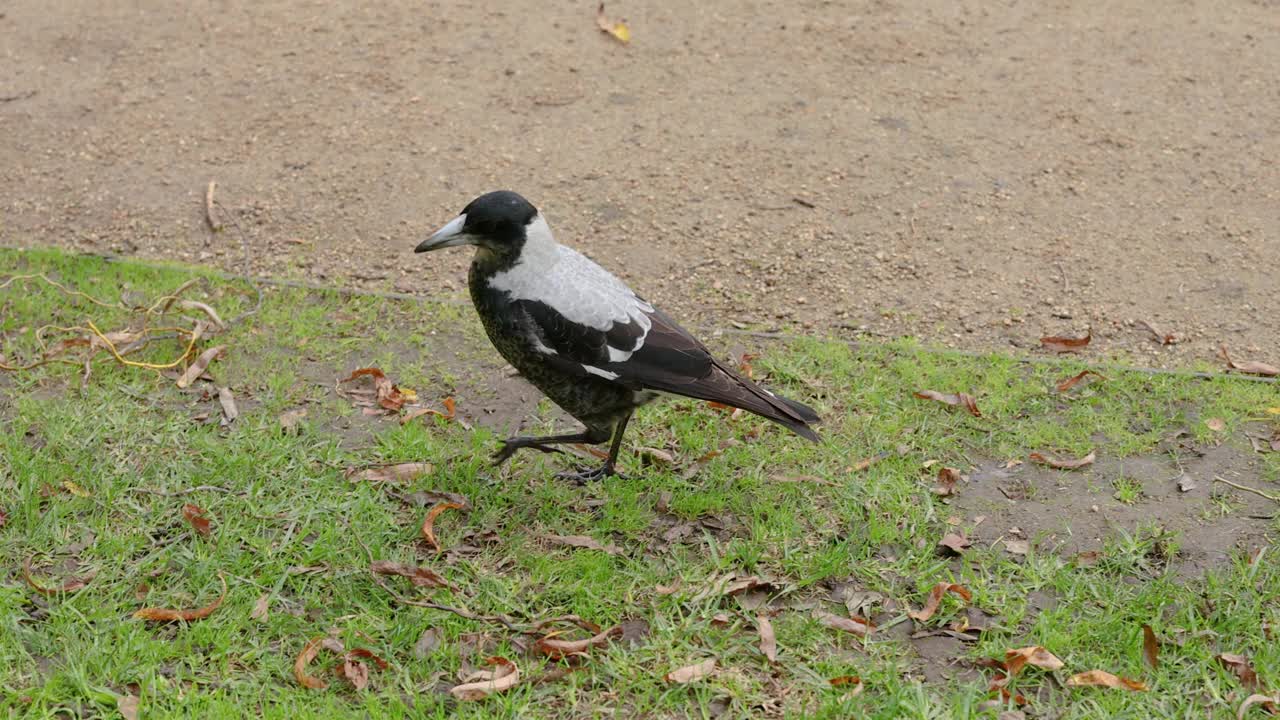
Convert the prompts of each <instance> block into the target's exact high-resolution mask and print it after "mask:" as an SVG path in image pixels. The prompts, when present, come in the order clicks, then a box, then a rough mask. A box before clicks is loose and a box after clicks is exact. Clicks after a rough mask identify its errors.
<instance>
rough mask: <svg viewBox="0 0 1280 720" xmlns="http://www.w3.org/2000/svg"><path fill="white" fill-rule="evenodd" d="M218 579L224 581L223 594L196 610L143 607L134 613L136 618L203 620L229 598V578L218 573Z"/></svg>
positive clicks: (163, 620) (174, 620)
mask: <svg viewBox="0 0 1280 720" xmlns="http://www.w3.org/2000/svg"><path fill="white" fill-rule="evenodd" d="M218 579H219V580H221V581H222V594H221V595H219V596H218V599H217V600H214V601H213V602H211V603H209V604H208V605H205V606H204V607H201V608H196V609H194V610H171V609H168V608H142V609H141V610H139V611H138V612H136V613H134V614H133V617H134V619H137V620H150V621H152V622H177V621H179V620H181V621H182V622H192V621H194V620H203V619H204V618H207V617H209V616H210V615H212V614H213V611H214V610H217V609H218V608H220V607H222V601H223V600H225V599H226V598H227V579H226V578H225V577H223V575H222V573H218Z"/></svg>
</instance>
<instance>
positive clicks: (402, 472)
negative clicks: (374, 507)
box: [344, 462, 435, 482]
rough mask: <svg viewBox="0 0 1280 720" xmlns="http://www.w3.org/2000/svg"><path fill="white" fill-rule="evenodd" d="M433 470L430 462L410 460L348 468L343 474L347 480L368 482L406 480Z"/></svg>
mask: <svg viewBox="0 0 1280 720" xmlns="http://www.w3.org/2000/svg"><path fill="white" fill-rule="evenodd" d="M434 471H435V467H434V466H432V465H431V463H423V462H411V463H397V464H395V465H375V466H373V467H367V468H348V469H347V471H346V473H344V474H345V475H346V478H347V480H350V481H351V482H357V481H359V480H365V481H368V482H406V481H409V480H414V479H416V478H418V477H419V476H421V475H426V474H428V473H431V472H434Z"/></svg>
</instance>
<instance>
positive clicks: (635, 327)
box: [512, 300, 818, 440]
mask: <svg viewBox="0 0 1280 720" xmlns="http://www.w3.org/2000/svg"><path fill="white" fill-rule="evenodd" d="M513 305H514V307H513V308H512V309H513V311H515V312H516V313H517V314H518V315H520V316H521V324H522V325H523V326H524V328H525V330H526V332H529V333H531V334H532V335H533V339H535V340H536V341H537V344H539V345H541V346H542V347H544V348H546V349H547V350H550V351H552V352H554V355H550V354H549V353H548V355H549V358H551V359H552V361H553V362H555V361H557V360H558V362H556V364H557V365H558V366H559V367H561V368H562V369H563V370H565V371H567V372H571V373H573V374H577V375H580V376H583V377H586V376H589V375H591V376H596V377H601V378H605V379H608V380H611V381H612V382H616V383H618V384H620V385H624V386H626V387H629V388H631V389H633V390H659V391H662V392H668V393H673V394H675V395H683V396H685V397H692V398H698V399H700V400H712V401H715V402H719V403H723V404H725V405H731V406H733V407H739V408H742V409H744V410H748V411H750V412H753V413H755V414H757V415H760V416H761V417H764V418H768V419H769V420H773V421H774V422H777V423H780V424H782V425H784V426H785V427H787V428H789V429H790V430H792V431H793V432H795V433H797V434H799V435H801V436H803V437H806V438H809V439H810V440H816V439H817V435H816V434H814V432H813V431H812V430H811V429H809V427H808V423H812V422H817V421H818V416H817V414H816V413H814V412H813V410H811V409H809V408H808V407H806V406H804V405H802V404H800V403H797V402H794V401H791V400H787V399H786V398H780V397H777V396H776V395H774V394H773V393H770V392H769V391H767V390H764V389H762V388H760V387H759V386H757V385H756V384H755V383H753V382H751V381H750V380H747V379H746V378H743V377H741V376H739V375H738V374H737V373H735V372H734V371H732V370H730V369H729V368H727V367H725V366H724V365H723V364H722V363H720V362H719V361H717V360H716V359H715V357H714V356H713V355H712V354H711V352H710V351H709V350H707V347H706V346H705V345H703V344H702V343H701V342H699V341H698V339H697V338H695V337H693V336H692V335H690V334H689V333H688V332H687V331H686V330H685V329H684V328H682V327H680V326H679V325H677V324H676V322H675V321H674V320H672V319H671V318H670V317H668V316H667V315H666V314H665V313H663V312H662V311H660V310H653V311H652V312H648V313H645V314H646V316H647V317H648V319H649V321H650V328H649V330H648V332H647V333H646V332H645V331H644V328H643V327H642V326H641V324H640V323H639V322H637V321H636V320H634V319H632V320H631V321H630V322H626V323H617V322H615V323H614V324H613V325H612V326H610V327H609V328H608V329H607V330H599V329H596V328H592V327H589V326H586V325H582V324H579V323H576V322H573V321H572V320H569V319H568V318H566V317H565V316H563V315H561V314H560V313H559V312H557V311H556V310H555V308H552V307H551V306H550V305H547V304H546V303H543V302H540V301H536V300H517V301H516V302H515V303H514V304H513ZM544 352H545V351H544Z"/></svg>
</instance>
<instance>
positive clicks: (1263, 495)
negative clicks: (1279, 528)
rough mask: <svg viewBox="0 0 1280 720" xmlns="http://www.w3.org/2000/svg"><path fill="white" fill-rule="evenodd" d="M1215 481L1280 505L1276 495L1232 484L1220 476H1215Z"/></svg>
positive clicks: (1279, 498)
mask: <svg viewBox="0 0 1280 720" xmlns="http://www.w3.org/2000/svg"><path fill="white" fill-rule="evenodd" d="M1213 479H1214V480H1215V481H1217V482H1220V483H1222V484H1224V485H1230V486H1231V487H1233V488H1235V489H1237V490H1243V491H1245V492H1250V493H1253V494H1254V495H1258V496H1260V497H1264V498H1266V499H1268V500H1270V501H1271V502H1278V503H1280V497H1276V496H1275V495H1268V494H1267V493H1265V492H1263V491H1261V490H1258V489H1257V488H1251V487H1248V486H1245V485H1240V484H1238V483H1233V482H1231V481H1230V480H1227V479H1226V478H1223V477H1219V476H1217V475H1214V476H1213Z"/></svg>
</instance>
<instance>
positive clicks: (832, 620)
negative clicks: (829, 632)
mask: <svg viewBox="0 0 1280 720" xmlns="http://www.w3.org/2000/svg"><path fill="white" fill-rule="evenodd" d="M813 616H814V617H815V618H817V620H818V622H820V623H822V624H823V625H826V626H827V627H829V628H831V629H833V630H843V631H844V632H847V633H852V634H854V635H857V636H858V637H866V636H867V635H868V634H869V633H870V632H871V631H872V630H875V629H876V626H875V625H873V624H872V623H871V621H870V620H867V619H865V618H861V617H852V618H847V617H841V616H839V615H833V614H831V613H829V612H824V611H822V610H817V611H815V612H814V614H813Z"/></svg>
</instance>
